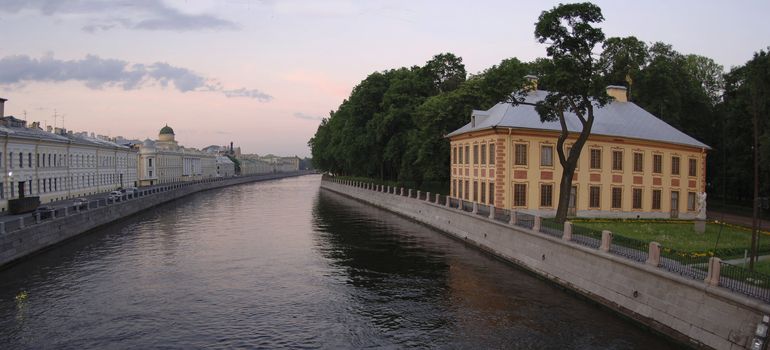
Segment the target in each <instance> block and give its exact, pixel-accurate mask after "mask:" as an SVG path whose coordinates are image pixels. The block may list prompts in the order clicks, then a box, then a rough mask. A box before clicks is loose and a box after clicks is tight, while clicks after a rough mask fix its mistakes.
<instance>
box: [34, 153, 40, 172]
mask: <svg viewBox="0 0 770 350" xmlns="http://www.w3.org/2000/svg"><path fill="white" fill-rule="evenodd" d="M36 157H37V162H36V163H35V166H36V167H38V168H39V167H40V153H38V154H37V155H36Z"/></svg>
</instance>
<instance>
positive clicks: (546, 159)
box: [540, 146, 553, 166]
mask: <svg viewBox="0 0 770 350" xmlns="http://www.w3.org/2000/svg"><path fill="white" fill-rule="evenodd" d="M540 166H553V146H540Z"/></svg>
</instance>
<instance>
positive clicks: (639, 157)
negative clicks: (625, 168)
mask: <svg viewBox="0 0 770 350" xmlns="http://www.w3.org/2000/svg"><path fill="white" fill-rule="evenodd" d="M634 171H636V172H642V171H644V153H637V152H634Z"/></svg>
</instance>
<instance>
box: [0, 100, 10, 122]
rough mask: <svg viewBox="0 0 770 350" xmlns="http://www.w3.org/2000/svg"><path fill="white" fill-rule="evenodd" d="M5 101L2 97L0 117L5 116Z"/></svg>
mask: <svg viewBox="0 0 770 350" xmlns="http://www.w3.org/2000/svg"><path fill="white" fill-rule="evenodd" d="M5 101H8V100H6V99H4V98H0V118H2V117H5Z"/></svg>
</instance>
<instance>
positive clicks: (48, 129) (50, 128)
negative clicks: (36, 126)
mask: <svg viewBox="0 0 770 350" xmlns="http://www.w3.org/2000/svg"><path fill="white" fill-rule="evenodd" d="M45 131H48V132H53V126H50V125H46V127H45Z"/></svg>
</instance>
